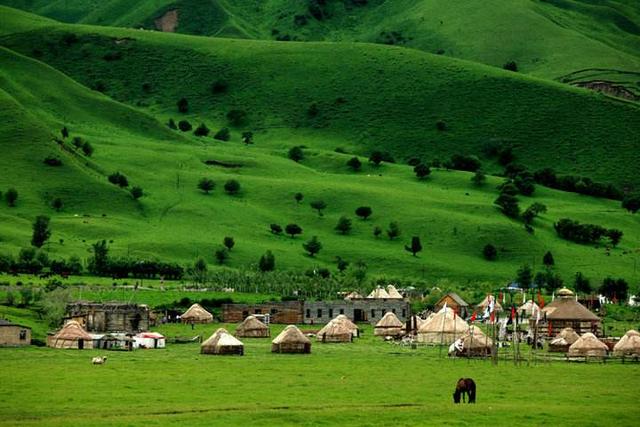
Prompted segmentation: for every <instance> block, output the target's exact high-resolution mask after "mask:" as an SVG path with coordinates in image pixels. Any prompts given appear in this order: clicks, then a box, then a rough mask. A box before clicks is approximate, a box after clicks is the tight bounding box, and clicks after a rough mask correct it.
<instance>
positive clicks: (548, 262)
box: [542, 251, 556, 267]
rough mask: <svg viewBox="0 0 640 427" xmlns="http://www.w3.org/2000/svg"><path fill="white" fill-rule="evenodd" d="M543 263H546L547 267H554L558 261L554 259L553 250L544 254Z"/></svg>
mask: <svg viewBox="0 0 640 427" xmlns="http://www.w3.org/2000/svg"><path fill="white" fill-rule="evenodd" d="M542 264H544V265H545V266H547V267H552V266H554V265H555V264H556V261H555V260H554V259H553V254H552V253H551V251H547V253H545V254H544V256H543V257H542Z"/></svg>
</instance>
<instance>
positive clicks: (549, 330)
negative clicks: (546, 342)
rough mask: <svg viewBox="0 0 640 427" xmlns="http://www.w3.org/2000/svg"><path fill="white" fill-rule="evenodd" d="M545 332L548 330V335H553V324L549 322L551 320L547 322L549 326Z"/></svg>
mask: <svg viewBox="0 0 640 427" xmlns="http://www.w3.org/2000/svg"><path fill="white" fill-rule="evenodd" d="M547 332H549V336H552V335H553V325H552V324H551V322H549V327H548V331H547Z"/></svg>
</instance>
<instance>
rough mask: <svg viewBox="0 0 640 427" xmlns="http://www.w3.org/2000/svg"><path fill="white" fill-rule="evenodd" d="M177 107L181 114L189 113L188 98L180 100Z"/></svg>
mask: <svg viewBox="0 0 640 427" xmlns="http://www.w3.org/2000/svg"><path fill="white" fill-rule="evenodd" d="M176 105H177V106H178V111H179V112H181V113H188V112H189V101H187V98H180V99H179V100H178V102H177V103H176Z"/></svg>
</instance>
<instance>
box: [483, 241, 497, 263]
mask: <svg viewBox="0 0 640 427" xmlns="http://www.w3.org/2000/svg"><path fill="white" fill-rule="evenodd" d="M482 256H484V259H486V260H487V261H493V260H495V259H496V257H497V256H498V250H497V249H496V247H495V246H493V245H492V244H491V243H487V244H486V245H485V246H484V248H482Z"/></svg>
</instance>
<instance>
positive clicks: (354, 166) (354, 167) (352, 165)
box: [347, 157, 362, 172]
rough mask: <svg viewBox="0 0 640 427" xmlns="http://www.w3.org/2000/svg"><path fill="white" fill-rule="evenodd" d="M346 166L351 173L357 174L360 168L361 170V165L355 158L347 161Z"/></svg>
mask: <svg viewBox="0 0 640 427" xmlns="http://www.w3.org/2000/svg"><path fill="white" fill-rule="evenodd" d="M347 166H349V167H350V168H351V169H352V170H353V171H355V172H357V171H359V170H360V168H362V163H361V162H360V159H358V158H357V157H352V158H350V159H349V160H347Z"/></svg>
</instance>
